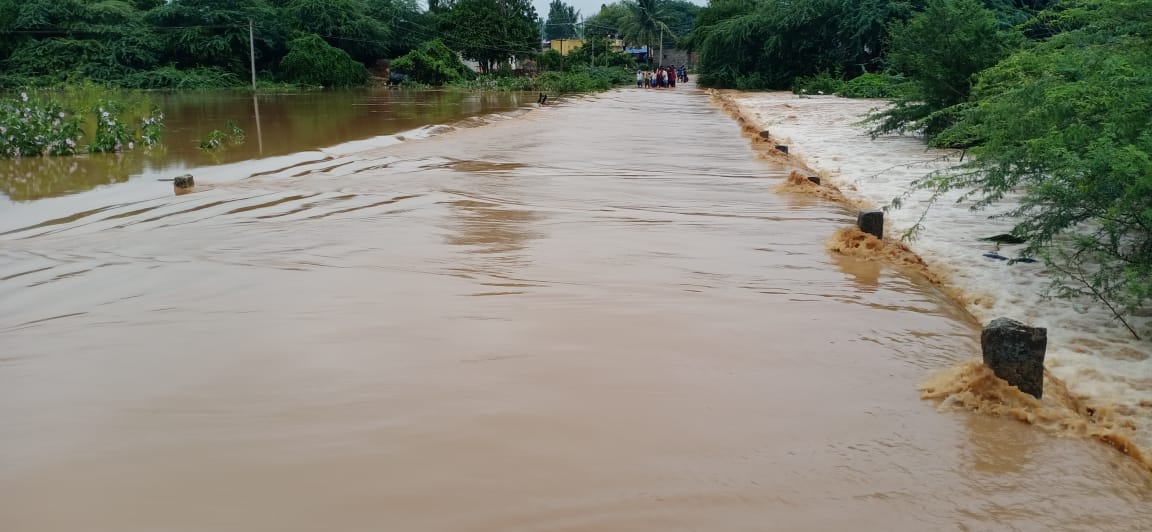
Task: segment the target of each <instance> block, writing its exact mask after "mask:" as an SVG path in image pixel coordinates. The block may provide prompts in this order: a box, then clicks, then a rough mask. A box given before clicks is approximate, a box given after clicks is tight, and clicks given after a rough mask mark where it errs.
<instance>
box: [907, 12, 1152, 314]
mask: <svg viewBox="0 0 1152 532" xmlns="http://www.w3.org/2000/svg"><path fill="white" fill-rule="evenodd" d="M1064 7H1065V9H1063V10H1061V11H1059V12H1054V13H1051V14H1049V15H1048V16H1046V17H1045V18H1046V19H1047V20H1046V21H1045V23H1046V24H1049V25H1050V26H1051V27H1053V28H1056V29H1057V30H1063V31H1058V33H1057V34H1055V35H1054V36H1053V37H1052V38H1050V39H1048V40H1046V41H1043V42H1039V43H1036V44H1035V45H1034V46H1031V47H1027V48H1024V49H1022V50H1019V51H1017V52H1015V53H1014V54H1012V55H1011V56H1010V57H1008V58H1007V59H1005V60H1004V61H1001V62H1000V63H998V64H996V65H995V66H994V67H992V68H990V69H988V70H987V71H985V72H983V73H981V74H980V75H979V82H978V83H977V85H976V88H975V89H974V91H973V98H974V100H975V103H974V105H971V106H969V107H968V108H966V110H965V111H964V112H963V113H961V114H960V116H959V119H958V121H957V123H955V124H954V125H952V126H951V127H949V128H948V129H946V130H945V131H943V132H942V133H941V134H940V135H939V136H938V137H937V138H936V139H935V141H936V142H937V143H938V144H954V143H961V142H963V143H969V144H974V147H973V148H972V149H971V150H970V151H969V156H970V157H969V158H967V159H966V162H965V164H963V165H962V166H960V167H959V168H957V169H956V170H954V171H951V172H945V173H940V174H934V175H930V176H928V177H926V178H924V179H922V180H920V181H918V182H917V183H916V184H915V187H916V189H917V190H931V191H933V192H935V193H936V194H937V195H939V194H943V193H945V192H948V191H952V190H960V191H965V198H966V199H970V200H973V201H975V205H976V207H977V208H979V207H982V206H986V205H989V204H992V203H995V202H997V201H999V200H1001V199H1002V198H1004V197H1006V196H1008V195H1010V194H1011V195H1013V196H1014V197H1017V198H1019V201H1020V203H1019V207H1018V208H1017V209H1015V210H1014V211H1013V212H1011V213H1009V214H1008V217H1010V218H1011V219H1014V220H1017V223H1016V227H1015V229H1014V231H1013V232H1014V233H1015V234H1016V235H1018V236H1021V237H1023V238H1026V239H1027V240H1028V248H1027V250H1026V253H1033V254H1038V255H1041V256H1044V257H1045V258H1046V261H1047V263H1048V266H1049V267H1050V269H1051V270H1052V271H1054V272H1057V276H1056V279H1055V283H1054V286H1053V288H1054V289H1055V292H1054V293H1055V294H1056V295H1088V296H1091V297H1095V298H1097V299H1099V300H1101V301H1103V302H1104V303H1106V304H1107V305H1108V306H1109V308H1111V309H1112V310H1113V312H1114V313H1115V315H1116V316H1117V317H1119V318H1121V319H1123V317H1124V316H1125V315H1127V314H1128V313H1130V312H1132V311H1134V310H1135V309H1137V308H1140V307H1142V306H1145V305H1146V304H1147V303H1148V302H1149V301H1150V299H1152V129H1150V128H1149V125H1150V123H1149V116H1150V115H1149V111H1150V110H1152V0H1076V1H1073V2H1069V3H1068V4H1065V6H1064ZM896 203H897V205H899V202H896ZM1133 334H1135V332H1133Z"/></svg>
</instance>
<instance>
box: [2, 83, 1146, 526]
mask: <svg viewBox="0 0 1152 532" xmlns="http://www.w3.org/2000/svg"><path fill="white" fill-rule="evenodd" d="M511 108H514V106H513V107H511ZM501 112H505V111H501ZM267 114H268V113H267V112H265V115H267ZM513 115H514V116H513ZM461 118H462V117H461ZM432 121H433V122H439V123H443V122H444V121H445V120H444V119H443V118H441V117H436V118H433V119H432ZM479 122H482V123H479ZM425 125H428V124H425ZM464 125H468V126H471V127H463V126H464ZM413 127H416V126H413ZM263 129H264V134H268V130H269V127H268V126H267V125H265V126H264V128H263ZM409 129H411V128H409ZM421 131H425V132H426V134H421V135H415V137H416V138H408V137H407V136H404V135H401V138H400V139H396V140H399V141H398V142H388V143H377V144H373V143H371V142H365V143H360V144H355V145H352V146H347V145H346V146H345V147H344V148H340V149H330V150H313V151H308V152H305V153H295V154H284V156H283V157H282V158H280V159H276V158H272V159H270V160H269V159H261V160H257V161H235V162H232V163H230V164H228V165H225V166H223V167H209V168H206V169H204V170H203V171H202V172H194V173H198V174H199V175H197V176H196V177H197V188H196V189H195V190H194V191H193V192H191V193H187V194H179V195H177V194H174V193H173V189H172V186H171V184H170V183H167V182H159V181H155V180H154V179H136V180H128V182H127V183H124V184H117V185H111V186H109V185H104V186H99V187H96V188H94V189H92V190H90V191H87V192H79V193H75V194H72V195H69V196H66V197H63V198H60V197H58V198H54V199H21V200H19V201H17V200H12V201H10V202H9V203H7V204H5V206H4V208H3V209H2V210H0V530H4V531H11V532H17V531H19V532H23V531H29V532H31V531H36V532H54V531H61V532H65V531H67V532H75V531H81V530H82V531H85V532H145V531H149V532H151V531H158V530H165V531H203V530H223V531H232V530H235V531H245V532H255V531H301V532H304V531H308V532H311V531H317V530H333V531H369V530H372V531H375V530H396V531H448V530H452V531H477V532H478V531H510V530H523V531H588V530H599V531H661V532H666V531H671V530H700V531H754V530H755V531H760V530H813V531H823V530H885V531H926V530H1148V529H1150V528H1152V485H1150V480H1149V479H1150V476H1149V474H1148V472H1147V471H1146V470H1144V469H1143V468H1142V467H1141V466H1140V465H1139V464H1137V463H1136V462H1135V461H1133V460H1131V459H1129V458H1127V457H1125V456H1123V455H1122V454H1120V453H1119V452H1117V451H1116V450H1114V449H1113V448H1111V447H1108V446H1106V445H1103V444H1101V443H1099V442H1096V441H1091V440H1085V439H1076V438H1059V437H1056V436H1053V435H1051V434H1048V433H1045V432H1041V431H1038V430H1036V429H1035V428H1034V427H1030V426H1028V425H1026V424H1023V423H1019V422H1016V421H1013V420H1008V419H999V418H991V417H984V416H980V415H976V414H971V413H967V412H941V411H938V410H937V405H936V404H934V403H933V402H931V401H923V400H921V399H920V398H919V392H918V391H917V386H918V385H919V384H921V383H922V382H923V381H924V380H925V378H926V376H927V375H929V374H930V373H932V372H934V371H937V370H940V369H942V368H946V367H949V366H953V365H955V364H957V363H959V362H962V361H965V360H969V359H972V358H973V357H978V356H979V345H978V340H979V338H978V337H979V328H978V324H977V323H976V322H975V321H974V320H973V319H972V318H971V317H970V316H969V314H968V313H967V312H966V311H965V310H964V309H963V308H962V307H961V306H960V305H959V304H957V303H955V302H953V301H952V300H951V299H949V297H948V296H946V295H945V294H944V293H942V292H941V291H940V290H939V289H938V288H937V287H936V286H935V285H933V284H931V283H929V282H927V281H926V280H924V279H922V278H920V277H918V276H917V275H916V274H915V273H906V272H902V271H900V270H896V269H893V268H890V267H888V266H886V265H884V264H883V263H882V262H875V261H869V260H863V259H856V258H850V257H842V256H838V255H835V254H832V253H830V252H829V251H828V250H827V246H826V241H827V239H828V238H829V236H830V235H832V234H834V233H835V232H836V231H837V230H838V229H839V228H841V227H844V226H847V225H850V224H851V223H852V221H853V219H854V213H853V212H850V211H849V210H848V209H847V208H846V207H844V206H842V205H839V204H836V203H833V202H828V201H824V200H821V199H818V198H814V197H805V196H797V195H787V194H780V193H777V192H774V191H773V189H774V187H775V185H777V184H778V183H779V182H780V180H781V179H783V178H784V176H786V175H787V172H788V169H787V168H785V167H783V166H780V165H778V164H776V163H773V162H771V161H767V160H763V159H758V158H756V157H755V152H754V150H753V147H752V146H751V145H750V143H749V140H748V139H747V138H745V137H742V136H741V134H740V127H739V125H738V124H737V123H736V122H734V121H733V120H732V119H731V118H729V117H728V116H727V115H725V114H724V113H723V112H722V111H721V110H720V109H718V108H717V107H715V106H713V105H711V104H710V102H709V100H708V97H707V95H706V94H704V93H702V92H700V91H695V90H692V89H691V87H690V86H681V87H679V88H677V89H675V90H664V91H643V90H619V91H613V92H609V93H606V94H603V95H599V96H594V97H584V98H573V99H569V100H566V101H562V102H561V103H559V104H556V105H550V106H547V107H543V108H540V109H535V110H531V111H528V112H523V111H521V112H518V113H512V115H508V114H501V115H498V116H492V117H489V118H487V119H484V120H472V121H470V122H469V123H468V124H456V125H455V126H451V127H442V128H431V129H428V128H424V129H421ZM250 139H251V137H250V136H249V140H248V141H246V142H248V143H250V142H251V140H250ZM349 140H354V139H349V138H341V139H336V142H347V141H349ZM334 143H335V142H334ZM266 149H267V146H266ZM309 149H310V150H312V148H309ZM861 149H865V148H864V147H862V148H861Z"/></svg>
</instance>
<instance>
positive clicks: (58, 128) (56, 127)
mask: <svg viewBox="0 0 1152 532" xmlns="http://www.w3.org/2000/svg"><path fill="white" fill-rule="evenodd" d="M82 134H83V133H82V131H81V130H80V118H79V117H77V116H76V115H75V114H72V113H68V112H66V111H65V110H64V107H63V106H62V105H60V103H58V102H55V101H51V100H50V101H37V99H35V98H30V97H29V96H28V94H27V93H26V92H22V93H20V98H19V99H13V98H6V99H0V157H4V158H12V157H31V156H38V155H71V154H73V153H76V151H77V149H78V144H77V142H78V141H79V139H80V136H81V135H82Z"/></svg>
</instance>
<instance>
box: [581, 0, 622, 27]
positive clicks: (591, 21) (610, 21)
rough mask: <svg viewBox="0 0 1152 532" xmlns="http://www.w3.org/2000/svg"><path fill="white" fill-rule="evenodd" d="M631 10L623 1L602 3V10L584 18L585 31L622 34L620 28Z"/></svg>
mask: <svg viewBox="0 0 1152 532" xmlns="http://www.w3.org/2000/svg"><path fill="white" fill-rule="evenodd" d="M630 16H631V12H630V11H629V10H628V8H627V7H626V6H625V5H624V4H622V3H616V2H613V3H611V4H600V11H598V12H597V13H596V14H595V15H592V16H590V17H587V18H585V19H584V30H585V33H588V32H592V33H611V34H613V35H620V28H621V26H623V24H624V20H625V19H627V18H629V17H630Z"/></svg>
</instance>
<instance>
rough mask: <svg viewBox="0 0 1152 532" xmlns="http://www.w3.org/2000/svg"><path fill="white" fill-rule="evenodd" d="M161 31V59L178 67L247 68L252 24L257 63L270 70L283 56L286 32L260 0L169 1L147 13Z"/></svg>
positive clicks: (239, 69) (272, 12)
mask: <svg viewBox="0 0 1152 532" xmlns="http://www.w3.org/2000/svg"><path fill="white" fill-rule="evenodd" d="M146 19H147V20H148V21H150V22H151V23H152V24H153V25H155V26H156V27H157V29H160V30H162V31H161V32H160V36H161V39H160V42H161V45H162V46H163V49H164V57H165V62H168V63H171V64H173V65H175V66H177V67H179V68H195V67H217V68H222V69H224V70H226V71H229V72H233V73H244V74H246V73H247V72H248V68H249V67H248V62H249V60H248V55H249V52H248V23H249V21H252V23H253V24H254V35H255V48H256V64H257V67H258V68H261V69H271V68H272V67H274V66H275V65H276V64H277V63H278V62H279V61H280V58H281V57H283V55H284V52H285V51H286V47H287V44H288V31H287V28H286V27H285V26H284V24H283V23H282V21H281V18H280V17H279V16H278V13H277V11H276V10H274V9H273V8H272V6H270V5H269V4H268V3H267V2H266V1H264V0H172V1H171V2H169V3H167V4H165V5H163V6H160V7H157V8H155V9H152V10H151V11H148V13H147V14H146Z"/></svg>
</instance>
